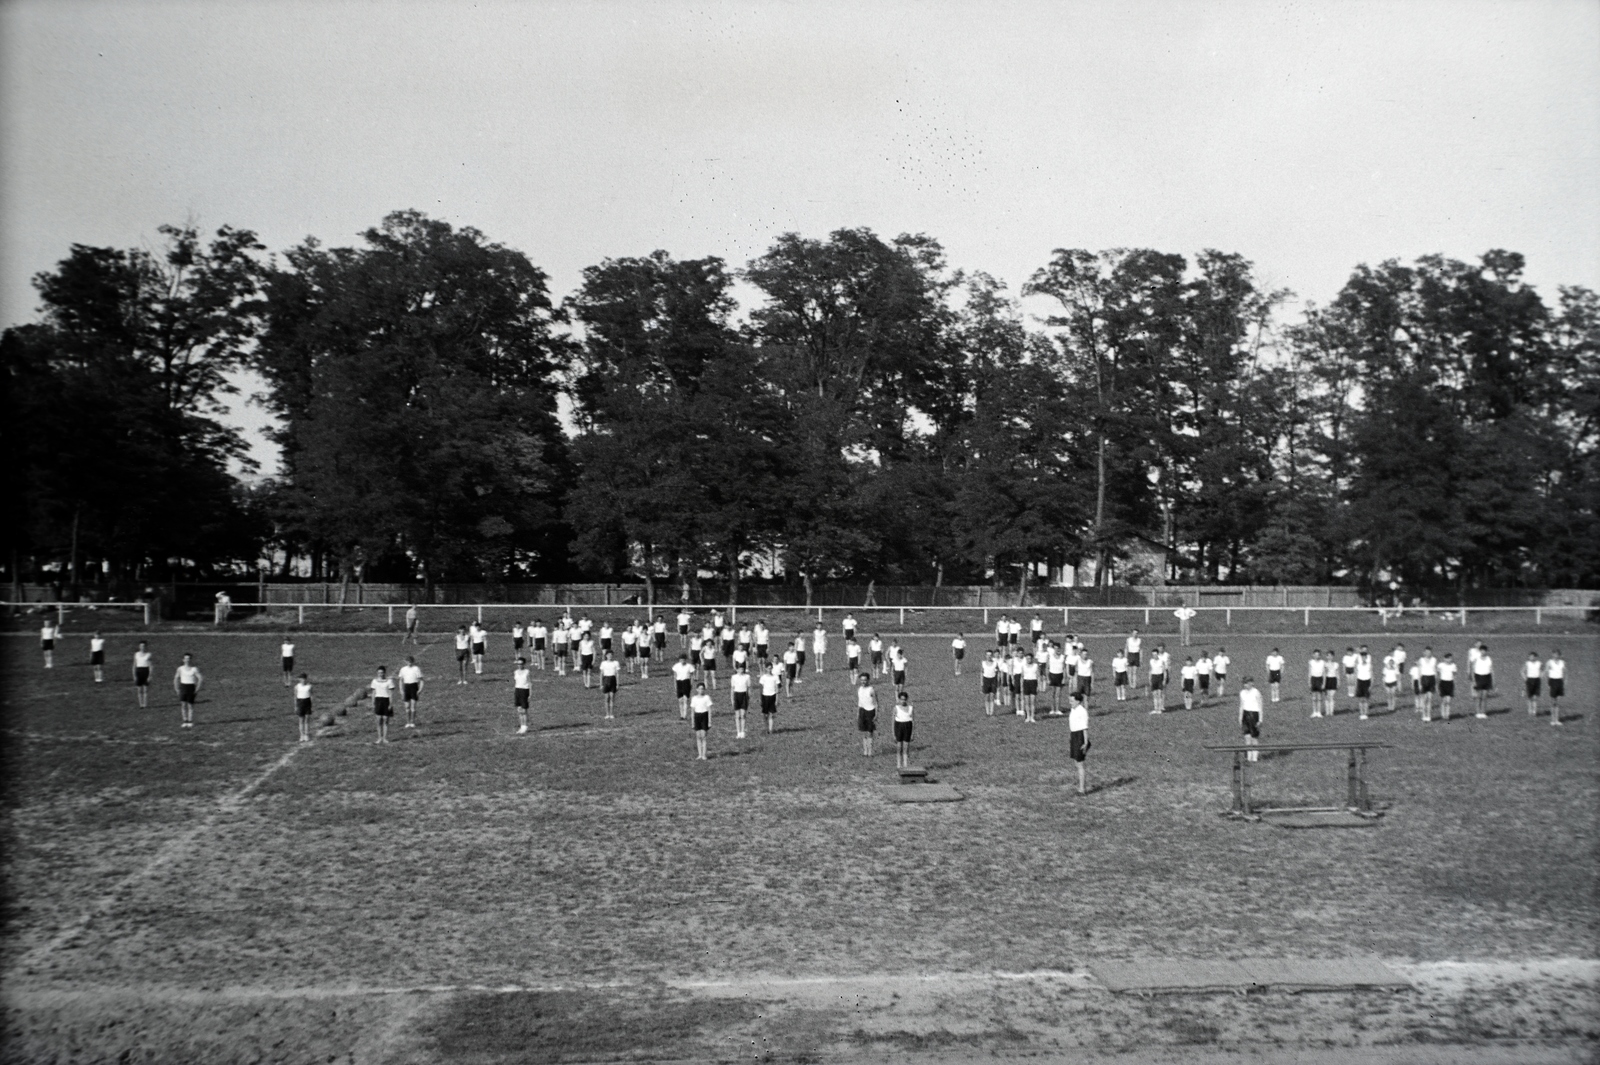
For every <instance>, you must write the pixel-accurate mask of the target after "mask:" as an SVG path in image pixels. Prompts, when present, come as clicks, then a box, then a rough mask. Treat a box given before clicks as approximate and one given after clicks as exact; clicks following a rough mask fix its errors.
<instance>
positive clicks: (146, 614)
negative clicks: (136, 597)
mask: <svg viewBox="0 0 1600 1065" xmlns="http://www.w3.org/2000/svg"><path fill="white" fill-rule="evenodd" d="M144 627H145V628H147V629H148V628H149V627H150V604H149V602H148V601H147V602H146V603H145V604H144Z"/></svg>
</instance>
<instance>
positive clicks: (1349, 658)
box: [1341, 655, 1356, 673]
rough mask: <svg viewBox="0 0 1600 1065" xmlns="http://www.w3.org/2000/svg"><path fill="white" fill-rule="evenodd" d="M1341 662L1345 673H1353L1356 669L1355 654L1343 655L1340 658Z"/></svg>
mask: <svg viewBox="0 0 1600 1065" xmlns="http://www.w3.org/2000/svg"><path fill="white" fill-rule="evenodd" d="M1341 664H1342V665H1343V666H1344V671H1345V672H1346V673H1354V672H1355V669H1356V656H1355V655H1345V656H1344V658H1343V659H1342V660H1341Z"/></svg>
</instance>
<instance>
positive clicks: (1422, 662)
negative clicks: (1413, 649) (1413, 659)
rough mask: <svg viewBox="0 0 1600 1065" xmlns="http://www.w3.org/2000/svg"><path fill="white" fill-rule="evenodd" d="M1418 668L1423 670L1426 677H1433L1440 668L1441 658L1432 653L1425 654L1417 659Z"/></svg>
mask: <svg viewBox="0 0 1600 1065" xmlns="http://www.w3.org/2000/svg"><path fill="white" fill-rule="evenodd" d="M1417 669H1419V670H1421V671H1422V675H1423V676H1424V677H1431V676H1433V675H1434V674H1435V673H1437V672H1438V670H1439V660H1438V659H1437V658H1435V657H1433V656H1432V655H1423V656H1422V657H1421V658H1419V659H1417Z"/></svg>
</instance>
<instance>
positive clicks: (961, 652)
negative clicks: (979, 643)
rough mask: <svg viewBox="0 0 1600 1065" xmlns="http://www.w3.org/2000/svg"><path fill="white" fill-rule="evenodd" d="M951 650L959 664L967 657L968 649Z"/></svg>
mask: <svg viewBox="0 0 1600 1065" xmlns="http://www.w3.org/2000/svg"><path fill="white" fill-rule="evenodd" d="M950 650H951V651H952V652H954V654H955V656H956V661H957V662H959V661H961V660H962V659H963V658H965V657H967V649H966V648H965V647H952V648H950Z"/></svg>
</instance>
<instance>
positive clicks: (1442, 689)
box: [1439, 680, 1456, 699]
mask: <svg viewBox="0 0 1600 1065" xmlns="http://www.w3.org/2000/svg"><path fill="white" fill-rule="evenodd" d="M1455 693H1456V682H1455V681H1453V680H1441V681H1440V682H1439V697H1440V698H1441V699H1444V698H1449V697H1450V696H1452V695H1454V694H1455Z"/></svg>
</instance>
